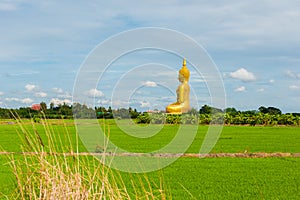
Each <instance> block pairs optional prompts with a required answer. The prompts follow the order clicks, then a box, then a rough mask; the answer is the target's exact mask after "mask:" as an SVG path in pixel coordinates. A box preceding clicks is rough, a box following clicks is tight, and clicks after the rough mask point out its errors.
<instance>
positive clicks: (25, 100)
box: [20, 98, 33, 104]
mask: <svg viewBox="0 0 300 200" xmlns="http://www.w3.org/2000/svg"><path fill="white" fill-rule="evenodd" d="M20 101H21V102H22V103H26V104H30V103H32V102H33V100H32V99H30V98H25V99H21V100H20Z"/></svg>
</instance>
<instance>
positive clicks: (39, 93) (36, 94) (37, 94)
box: [34, 92, 48, 98]
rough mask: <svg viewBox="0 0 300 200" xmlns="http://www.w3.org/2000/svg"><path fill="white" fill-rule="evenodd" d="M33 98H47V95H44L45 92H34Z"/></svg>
mask: <svg viewBox="0 0 300 200" xmlns="http://www.w3.org/2000/svg"><path fill="white" fill-rule="evenodd" d="M34 96H35V97H42V98H43V97H47V96H48V94H47V93H45V92H36V93H35V94H34Z"/></svg>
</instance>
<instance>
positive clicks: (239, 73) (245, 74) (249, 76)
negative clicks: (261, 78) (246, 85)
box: [229, 68, 256, 82]
mask: <svg viewBox="0 0 300 200" xmlns="http://www.w3.org/2000/svg"><path fill="white" fill-rule="evenodd" d="M229 76H230V77H231V78H235V79H239V80H241V81H244V82H248V81H255V80H256V77H255V76H254V74H253V73H252V72H249V71H247V70H246V69H244V68H240V69H238V70H236V71H235V72H231V73H230V74H229Z"/></svg>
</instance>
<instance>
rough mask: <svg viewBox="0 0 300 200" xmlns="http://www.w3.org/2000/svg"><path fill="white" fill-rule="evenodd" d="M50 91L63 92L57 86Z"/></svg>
mask: <svg viewBox="0 0 300 200" xmlns="http://www.w3.org/2000/svg"><path fill="white" fill-rule="evenodd" d="M52 91H53V92H55V93H63V92H64V91H63V89H61V88H57V87H54V88H52Z"/></svg>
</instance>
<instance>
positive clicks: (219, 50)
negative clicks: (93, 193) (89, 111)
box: [0, 0, 300, 112]
mask: <svg viewBox="0 0 300 200" xmlns="http://www.w3.org/2000/svg"><path fill="white" fill-rule="evenodd" d="M299 19H300V2H299V1H298V0H286V1H270V0H260V1H258V0H251V1H250V0H246V1H237V0H233V1H225V0H219V1H207V0H205V1H202V0H200V1H196V0H195V1H192V0H188V1H176V0H174V1H168V0H167V1H126V2H125V1H121V0H120V1H114V0H113V1H93V0H91V1H37V0H36V1H35V0H26V1H25V0H24V1H23V0H1V1H0V23H1V24H0V25H1V31H0V69H1V71H0V107H20V106H30V105H31V104H33V103H39V102H41V101H45V102H46V103H48V104H49V103H50V102H51V101H52V102H54V103H55V104H59V103H62V102H66V103H71V102H72V95H73V87H74V82H75V80H76V77H77V73H78V72H79V71H80V67H81V66H82V64H83V62H84V60H85V59H87V56H88V55H89V53H90V52H91V51H92V50H93V49H94V48H95V47H96V46H97V45H98V44H99V43H101V42H103V41H104V40H107V39H108V38H110V37H111V36H113V35H116V34H119V33H121V32H123V31H127V30H130V29H135V28H143V27H161V28H167V29H172V30H176V31H178V32H181V33H183V34H185V35H187V36H189V37H191V38H193V39H194V40H195V41H196V42H197V43H199V44H200V45H202V46H203V48H204V49H205V50H206V51H207V53H208V55H209V56H210V57H211V59H212V60H213V62H214V63H215V64H216V66H217V68H218V70H219V72H220V74H221V76H222V79H223V82H224V87H225V92H226V102H227V106H228V107H235V108H237V109H239V110H249V109H250V110H256V109H258V107H259V106H261V105H264V106H275V107H278V108H280V109H281V110H282V111H283V112H300V104H299V102H300V36H299V35H300V26H299ZM124 44H126V41H125V42H124ZM183 56H184V55H183ZM181 62H182V61H181V57H178V56H176V55H171V54H170V53H166V52H160V51H151V50H145V51H141V52H136V53H135V54H132V55H128V56H123V57H122V58H120V59H118V60H117V61H116V62H114V63H113V64H112V66H111V68H110V69H109V70H107V72H106V73H105V74H104V76H102V77H103V79H99V80H98V82H95V85H96V86H95V87H91V88H89V89H87V90H86V91H85V93H84V94H85V95H86V96H88V97H90V98H94V99H95V104H96V105H97V106H100V105H104V106H108V105H111V104H113V105H114V106H120V107H122V106H127V105H128V104H129V105H131V106H133V107H136V108H137V109H138V110H142V109H144V110H145V109H154V108H158V109H163V108H164V107H165V106H166V105H167V104H168V103H171V102H174V101H175V100H176V96H175V94H174V92H175V90H176V87H177V85H178V81H177V72H176V71H177V70H178V69H180V67H181ZM149 63H156V64H149ZM188 65H189V63H188ZM120 66H123V67H120ZM134 66H144V67H140V68H134ZM162 66H163V67H162ZM159 67H160V68H161V69H163V70H159V69H160V68H159ZM188 67H189V66H188ZM191 68H192V67H191ZM168 69H169V70H168ZM158 71H159V72H160V73H159V75H160V76H158V75H157V74H156V72H158ZM128 72H130V73H128ZM191 72H192V73H191V80H190V84H191V87H192V93H193V95H194V96H196V97H197V98H196V99H197V100H195V99H193V98H192V101H194V102H193V105H195V106H196V104H197V105H198V106H201V105H203V104H210V103H211V102H210V96H209V94H210V93H209V92H208V90H207V87H206V84H205V78H203V77H202V78H201V77H199V75H198V74H197V73H195V72H194V71H193V70H191ZM99 76H100V74H99ZM126 80H127V81H126ZM133 80H134V82H133V83H134V84H135V86H137V87H129V88H125V89H124V88H122V87H121V86H123V85H124V83H128V81H133ZM122 81H123V82H124V83H122ZM126 89H131V91H126ZM122 92H125V93H127V94H130V95H128V96H129V97H130V98H127V99H126V98H125V99H122V95H116V94H121V93H122Z"/></svg>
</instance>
